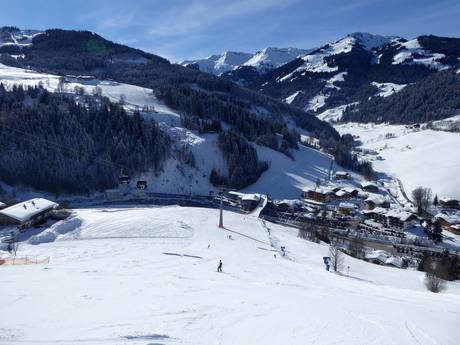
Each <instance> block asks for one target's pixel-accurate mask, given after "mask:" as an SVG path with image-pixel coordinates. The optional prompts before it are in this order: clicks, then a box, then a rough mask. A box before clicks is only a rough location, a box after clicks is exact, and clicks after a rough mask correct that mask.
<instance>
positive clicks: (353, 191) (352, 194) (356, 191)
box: [342, 187, 359, 198]
mask: <svg viewBox="0 0 460 345" xmlns="http://www.w3.org/2000/svg"><path fill="white" fill-rule="evenodd" d="M342 190H343V191H344V192H347V193H348V194H349V195H350V197H351V198H355V197H357V196H359V189H357V188H353V187H343V188H342Z"/></svg>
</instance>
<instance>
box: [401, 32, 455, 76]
mask: <svg viewBox="0 0 460 345" xmlns="http://www.w3.org/2000/svg"><path fill="white" fill-rule="evenodd" d="M395 46H396V48H397V49H398V53H397V54H396V55H395V56H394V57H393V64H394V65H398V64H421V65H425V66H427V67H429V68H432V69H436V70H443V69H446V68H448V66H446V65H445V64H444V63H442V62H441V61H438V60H441V59H443V58H445V57H446V55H444V54H441V53H433V52H431V51H429V50H427V49H424V48H423V47H422V46H421V45H420V42H419V40H418V39H417V38H416V39H413V40H410V41H404V42H403V41H398V42H395Z"/></svg>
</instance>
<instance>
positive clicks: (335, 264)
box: [329, 244, 345, 272]
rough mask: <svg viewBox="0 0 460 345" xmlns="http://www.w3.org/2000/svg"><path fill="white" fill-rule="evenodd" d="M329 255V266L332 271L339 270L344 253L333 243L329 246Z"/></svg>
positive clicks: (343, 259) (342, 262) (341, 266)
mask: <svg viewBox="0 0 460 345" xmlns="http://www.w3.org/2000/svg"><path fill="white" fill-rule="evenodd" d="M329 257H330V258H331V268H332V270H333V271H334V272H340V270H341V269H342V268H343V264H344V261H345V257H344V254H343V253H342V252H341V251H340V249H339V248H338V247H336V246H334V245H332V244H331V245H330V246H329Z"/></svg>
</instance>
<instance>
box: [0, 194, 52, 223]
mask: <svg viewBox="0 0 460 345" xmlns="http://www.w3.org/2000/svg"><path fill="white" fill-rule="evenodd" d="M57 207H58V204H57V203H55V202H53V201H50V200H46V199H43V198H35V199H31V200H27V201H24V202H20V203H18V204H16V205H13V206H10V207H7V208H4V209H2V210H0V225H17V226H19V227H20V228H27V227H29V226H31V225H34V224H36V223H38V222H41V221H44V220H46V219H47V218H48V217H49V214H50V212H51V211H52V210H54V209H55V208H57Z"/></svg>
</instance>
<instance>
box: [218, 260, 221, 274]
mask: <svg viewBox="0 0 460 345" xmlns="http://www.w3.org/2000/svg"><path fill="white" fill-rule="evenodd" d="M217 272H222V260H219V265H218V266H217Z"/></svg>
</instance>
